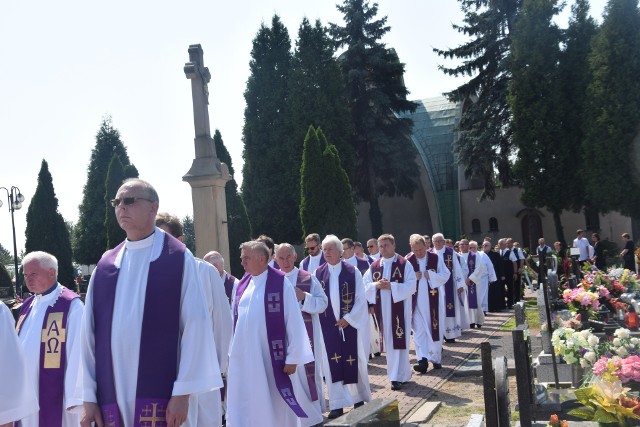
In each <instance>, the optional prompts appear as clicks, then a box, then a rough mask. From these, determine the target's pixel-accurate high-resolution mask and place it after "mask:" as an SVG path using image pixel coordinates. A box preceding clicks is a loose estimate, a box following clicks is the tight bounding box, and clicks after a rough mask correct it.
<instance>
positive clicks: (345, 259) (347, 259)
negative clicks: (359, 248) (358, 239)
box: [344, 254, 358, 263]
mask: <svg viewBox="0 0 640 427" xmlns="http://www.w3.org/2000/svg"><path fill="white" fill-rule="evenodd" d="M351 260H353V261H354V262H357V261H358V259H357V258H356V256H355V254H354V255H353V256H352V257H351V258H344V261H345V262H349V263H351Z"/></svg>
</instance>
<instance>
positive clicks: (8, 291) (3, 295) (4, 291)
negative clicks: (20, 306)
mask: <svg viewBox="0 0 640 427" xmlns="http://www.w3.org/2000/svg"><path fill="white" fill-rule="evenodd" d="M7 298H13V288H12V287H10V286H0V299H7Z"/></svg>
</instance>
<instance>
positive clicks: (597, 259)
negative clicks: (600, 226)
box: [591, 233, 607, 271]
mask: <svg viewBox="0 0 640 427" xmlns="http://www.w3.org/2000/svg"><path fill="white" fill-rule="evenodd" d="M591 240H593V242H594V243H593V258H591V260H592V262H593V264H594V265H595V266H596V267H597V268H598V270H602V271H604V270H605V269H606V268H607V260H606V259H605V257H604V247H603V246H602V242H601V241H600V235H599V234H598V233H593V234H592V235H591Z"/></svg>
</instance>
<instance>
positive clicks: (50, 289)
mask: <svg viewBox="0 0 640 427" xmlns="http://www.w3.org/2000/svg"><path fill="white" fill-rule="evenodd" d="M57 287H58V282H53V285H51V287H50V288H49V289H47V290H46V291H44V292H43V293H41V294H40V295H41V296H45V295H49V294H50V293H51V292H53V291H54V290H55V289H56V288H57Z"/></svg>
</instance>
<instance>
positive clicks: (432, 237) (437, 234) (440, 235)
mask: <svg viewBox="0 0 640 427" xmlns="http://www.w3.org/2000/svg"><path fill="white" fill-rule="evenodd" d="M437 238H441V239H442V240H444V234H442V233H436V234H434V235H433V236H431V241H432V242H433V241H434V240H436V239H437Z"/></svg>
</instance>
